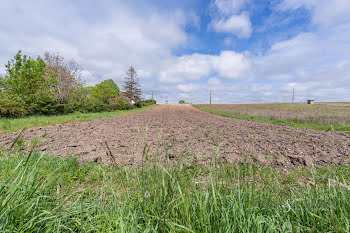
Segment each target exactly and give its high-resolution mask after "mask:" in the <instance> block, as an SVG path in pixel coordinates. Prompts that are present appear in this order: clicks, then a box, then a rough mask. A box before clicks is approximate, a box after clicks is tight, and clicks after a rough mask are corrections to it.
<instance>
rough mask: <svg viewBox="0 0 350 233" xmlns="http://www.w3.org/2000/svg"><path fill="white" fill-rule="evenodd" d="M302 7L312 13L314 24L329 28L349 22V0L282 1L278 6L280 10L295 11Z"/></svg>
mask: <svg viewBox="0 0 350 233" xmlns="http://www.w3.org/2000/svg"><path fill="white" fill-rule="evenodd" d="M301 7H304V8H306V9H308V10H311V11H313V15H312V20H313V22H314V23H315V24H321V25H324V26H331V25H334V24H338V23H345V22H348V21H349V20H350V13H349V12H350V1H349V0H284V1H283V2H281V3H280V4H279V5H278V8H279V9H281V10H296V9H298V8H301Z"/></svg>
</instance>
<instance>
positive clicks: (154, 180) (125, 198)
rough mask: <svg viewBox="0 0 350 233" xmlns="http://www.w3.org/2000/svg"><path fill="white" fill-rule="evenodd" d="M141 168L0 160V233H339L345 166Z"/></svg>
mask: <svg viewBox="0 0 350 233" xmlns="http://www.w3.org/2000/svg"><path fill="white" fill-rule="evenodd" d="M144 164H145V166H144V167H143V168H142V169H132V168H127V167H117V166H106V165H103V164H99V163H89V164H78V163H77V161H76V160H75V159H74V158H65V159H58V158H55V157H52V156H49V155H45V154H39V153H38V152H33V153H30V154H29V155H24V154H23V153H20V152H19V153H15V154H9V153H7V152H1V154H0V227H1V231H3V232H349V231H350V222H349V219H350V213H349V211H350V200H349V197H350V190H349V186H348V185H349V184H348V182H349V180H350V169H349V167H346V166H344V167H338V168H336V167H334V168H319V169H316V168H314V169H309V170H304V169H297V170H291V171H290V172H288V173H281V172H279V171H277V170H274V169H270V168H264V167H259V166H257V165H254V164H250V165H249V164H245V165H244V164H242V165H240V166H235V167H229V166H224V167H220V168H218V167H217V165H216V164H215V163H213V164H212V166H210V167H201V166H196V165H184V164H181V163H180V164H178V165H177V166H173V165H172V163H171V161H168V162H167V163H166V165H165V166H163V165H160V164H157V163H156V162H155V163H154V164H150V163H148V162H147V161H145V163H144Z"/></svg>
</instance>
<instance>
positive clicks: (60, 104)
mask: <svg viewBox="0 0 350 233" xmlns="http://www.w3.org/2000/svg"><path fill="white" fill-rule="evenodd" d="M5 67H6V72H5V74H4V75H0V117H21V116H26V115H50V114H67V113H74V112H102V111H115V110H127V109H131V108H135V107H142V106H145V105H151V104H155V103H156V102H155V101H154V100H142V91H141V87H140V83H139V81H138V78H137V73H136V71H135V69H134V68H133V67H130V69H129V70H128V71H127V72H126V77H125V80H124V84H123V89H124V90H125V92H123V93H121V92H120V89H119V86H118V85H117V84H116V83H115V82H114V81H113V80H112V79H107V80H104V81H102V82H101V83H98V84H96V85H94V86H87V87H84V85H83V84H84V82H83V80H82V68H81V66H80V65H79V64H78V63H77V62H76V61H75V60H67V59H65V58H64V57H62V56H61V55H60V54H59V53H52V52H45V53H44V54H43V56H38V57H37V58H36V59H33V58H31V57H29V56H27V55H23V54H22V52H21V51H19V52H18V53H17V54H16V55H15V56H14V58H13V59H11V60H9V61H8V63H7V64H6V66H5Z"/></svg>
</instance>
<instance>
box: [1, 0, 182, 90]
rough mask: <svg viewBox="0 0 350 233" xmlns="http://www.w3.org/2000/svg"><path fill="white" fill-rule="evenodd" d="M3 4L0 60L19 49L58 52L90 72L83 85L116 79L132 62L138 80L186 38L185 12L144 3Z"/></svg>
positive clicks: (30, 51)
mask: <svg viewBox="0 0 350 233" xmlns="http://www.w3.org/2000/svg"><path fill="white" fill-rule="evenodd" d="M2 7H4V8H3V11H2V14H1V15H0V39H1V42H2V45H3V46H2V49H1V53H0V63H1V64H5V63H6V61H7V60H9V59H10V58H12V57H13V56H14V55H15V54H16V53H17V51H18V50H20V49H22V50H23V53H26V54H30V55H32V56H36V55H40V54H42V53H43V52H44V51H45V50H50V51H59V52H60V54H62V55H63V56H65V57H67V58H74V59H76V60H78V62H79V63H80V64H81V65H82V67H83V69H84V70H85V71H86V72H85V73H84V74H89V75H87V77H86V78H87V84H93V83H96V82H99V81H101V80H103V79H107V78H112V79H115V80H116V81H117V82H118V81H119V82H120V81H121V80H122V79H123V78H124V76H125V71H126V70H127V69H128V68H129V67H130V66H131V65H134V66H135V68H136V69H138V70H139V71H140V72H139V77H140V78H143V77H151V76H153V75H155V74H156V73H157V70H158V69H159V66H160V64H161V63H162V61H163V60H165V59H168V58H170V57H171V56H172V55H171V53H172V50H173V49H176V48H177V47H178V46H181V45H183V44H184V43H185V42H186V41H187V35H186V33H185V31H184V27H185V25H186V20H187V18H186V17H187V16H186V15H185V14H184V13H183V12H182V11H179V10H175V11H172V12H166V11H160V10H157V9H155V8H154V7H152V6H147V5H145V6H143V7H142V12H141V11H140V12H137V11H136V10H135V9H134V8H133V7H132V6H129V5H127V2H120V1H118V2H113V3H112V2H110V1H100V2H99V4H98V6H94V7H91V6H89V2H85V1H84V2H83V3H82V2H80V3H79V2H78V1H77V2H72V1H59V2H57V1H36V2H21V3H19V2H18V1H5V2H2ZM101 12H102V13H103V14H100V13H101ZM2 72H3V70H2ZM92 77H94V78H92ZM83 78H84V77H83Z"/></svg>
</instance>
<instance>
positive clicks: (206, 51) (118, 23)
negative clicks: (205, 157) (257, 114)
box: [0, 0, 350, 103]
mask: <svg viewBox="0 0 350 233" xmlns="http://www.w3.org/2000/svg"><path fill="white" fill-rule="evenodd" d="M0 41H1V45H0V64H3V65H2V66H1V68H0V73H4V72H5V69H4V65H5V64H6V62H7V60H9V59H11V58H12V57H13V56H14V55H15V53H16V52H17V51H18V50H20V49H21V50H22V51H23V52H24V53H25V54H29V55H31V56H33V57H35V56H38V55H42V54H43V53H44V52H45V51H53V52H57V51H59V52H60V54H61V55H63V56H65V57H67V58H74V59H75V60H77V61H78V62H79V63H80V64H81V65H82V67H83V73H82V75H83V79H84V80H85V83H86V85H93V84H96V83H98V82H100V81H102V80H104V79H110V78H112V79H114V80H115V81H116V82H117V84H119V85H120V86H121V84H122V81H123V78H124V76H125V72H126V70H127V69H128V67H130V66H131V65H133V66H134V67H135V68H136V70H137V72H138V75H139V78H140V81H141V83H142V87H143V92H144V97H145V98H150V96H151V92H152V90H154V93H155V97H156V99H157V100H158V101H159V102H161V103H162V102H165V101H166V100H168V101H169V102H177V101H178V100H179V99H185V100H186V101H189V102H193V103H207V102H208V99H209V90H210V89H212V90H213V102H214V103H237V102H289V101H290V100H291V94H292V90H293V88H295V93H296V101H302V102H304V101H305V100H306V99H310V98H311V99H316V100H317V101H350V88H349V87H350V1H349V0H271V1H266V0H177V1H175V0H167V1H165V0H139V1H137V0H131V1H112V0H109V1H107V0H105V1H103V0H102V1H92V0H85V1H83V0H76V1H71V0H62V1H49V0H38V1H29V0H27V1H26V0H22V1H19V0H12V1H10V0H5V1H2V14H1V15H0Z"/></svg>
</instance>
